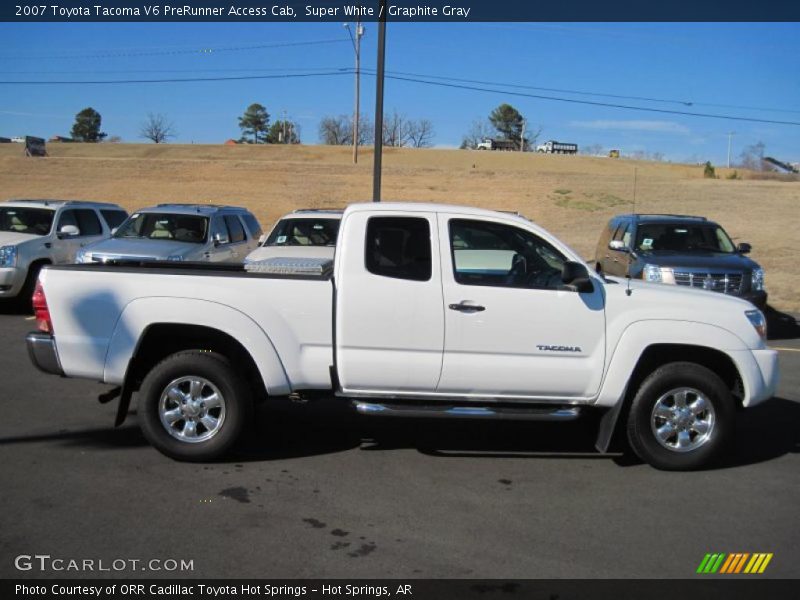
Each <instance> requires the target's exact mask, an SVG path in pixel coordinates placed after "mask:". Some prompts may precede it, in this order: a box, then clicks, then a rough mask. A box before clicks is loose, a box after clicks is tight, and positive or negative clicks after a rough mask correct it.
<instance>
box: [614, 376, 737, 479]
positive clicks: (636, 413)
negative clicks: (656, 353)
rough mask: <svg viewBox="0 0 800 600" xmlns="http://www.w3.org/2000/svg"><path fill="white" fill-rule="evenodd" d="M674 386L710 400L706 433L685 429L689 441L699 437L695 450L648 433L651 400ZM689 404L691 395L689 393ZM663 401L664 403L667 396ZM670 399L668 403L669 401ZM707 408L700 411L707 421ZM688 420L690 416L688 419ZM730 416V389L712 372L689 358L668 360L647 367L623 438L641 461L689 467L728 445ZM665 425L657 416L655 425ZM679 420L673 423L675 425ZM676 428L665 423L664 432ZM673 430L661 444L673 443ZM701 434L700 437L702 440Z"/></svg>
mask: <svg viewBox="0 0 800 600" xmlns="http://www.w3.org/2000/svg"><path fill="white" fill-rule="evenodd" d="M680 388H691V389H693V390H696V391H698V392H700V393H701V394H702V396H704V399H705V401H707V402H708V403H710V405H711V409H712V411H709V412H711V413H712V418H713V420H712V423H713V425H712V426H711V428H710V430H709V432H708V433H707V434H705V435H699V434H697V432H696V431H690V432H687V433H688V435H690V436H694V437H693V438H692V442H691V443H692V444H694V442H695V440H702V441H701V442H700V443H699V445H697V447H696V448H693V449H690V450H686V451H678V450H677V449H670V448H668V447H665V445H664V444H662V443H661V442H659V440H658V439H657V437H656V434H655V432H654V431H653V428H654V424H653V420H652V419H653V414H654V409H655V406H656V403H657V402H658V401H659V399H660V398H662V397H663V396H664V395H665V394H668V393H669V392H670V391H672V390H677V389H680ZM689 398H690V399H692V398H693V400H692V402H696V401H697V396H696V395H694V394H690V395H689ZM666 402H667V403H669V402H670V398H669V397H668V398H667V400H666ZM673 403H674V402H673ZM709 412H704V413H701V416H702V415H704V416H703V419H705V420H706V421H707V420H708V419H709V416H708V415H709ZM689 418H690V419H691V417H689ZM735 420H736V405H735V402H734V399H733V396H732V395H731V392H730V390H729V389H728V388H727V386H726V385H725V383H724V382H723V381H722V380H721V379H720V378H719V376H718V375H717V374H716V373H714V372H713V371H711V370H709V369H707V368H706V367H703V366H701V365H698V364H696V363H690V362H673V363H669V364H666V365H664V366H662V367H659V368H658V369H656V370H655V371H653V372H652V373H651V374H650V375H649V376H648V377H647V379H645V380H644V382H643V383H642V385H641V386H640V387H639V389H638V391H637V392H636V396H635V397H634V399H633V402H632V403H631V408H630V413H629V415H628V425H627V432H628V441H629V443H630V445H631V448H632V449H633V451H634V452H635V453H636V455H637V456H638V457H639V458H641V459H642V460H643V461H645V462H646V463H648V464H650V465H651V466H653V467H655V468H656V469H662V470H665V471H691V470H696V469H702V468H706V467H709V466H712V465H714V464H715V463H716V462H717V461H719V459H720V458H721V457H722V455H723V454H724V453H725V452H726V451H727V450H728V449H729V447H730V445H731V443H732V442H733V436H734V426H735ZM659 424H663V425H666V424H667V423H666V419H664V420H662V419H659V420H658V422H657V423H656V425H655V426H657V425H659ZM681 425H682V424H681V423H680V421H679V422H678V425H677V428H680V426H681ZM675 427H676V426H674V425H671V424H670V426H669V428H668V429H667V431H671V430H672V428H675ZM677 435H678V433H677V431H676V433H675V436H674V437H671V438H670V439H669V440H666V441H665V444H677ZM703 438H705V439H704V440H703Z"/></svg>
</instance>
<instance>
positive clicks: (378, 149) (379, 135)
mask: <svg viewBox="0 0 800 600" xmlns="http://www.w3.org/2000/svg"><path fill="white" fill-rule="evenodd" d="M379 11H380V13H379V16H380V18H379V20H378V65H377V72H376V76H375V159H374V162H373V164H372V201H373V202H380V201H381V167H382V161H383V73H384V66H385V63H386V0H381V2H380V5H379Z"/></svg>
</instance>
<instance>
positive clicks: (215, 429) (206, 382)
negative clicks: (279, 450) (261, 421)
mask: <svg viewBox="0 0 800 600" xmlns="http://www.w3.org/2000/svg"><path fill="white" fill-rule="evenodd" d="M139 408H140V413H141V419H140V421H141V422H140V426H141V428H142V433H144V436H145V437H146V438H147V440H148V441H149V442H150V443H151V444H152V445H153V446H154V447H155V448H156V449H158V450H159V451H160V452H162V453H163V454H166V455H167V456H169V457H171V458H174V459H177V460H184V461H192V462H205V461H212V460H215V459H217V458H219V457H221V456H222V455H224V454H225V453H226V452H227V451H228V450H230V449H231V447H232V446H233V445H234V444H235V443H236V441H237V439H238V438H239V436H240V434H241V432H242V430H243V428H244V425H245V423H246V422H247V420H248V416H249V414H250V411H251V408H252V401H251V398H250V393H249V390H248V388H247V386H246V385H245V384H244V383H243V377H242V376H241V374H240V373H238V372H237V371H236V370H235V369H234V368H233V367H232V366H231V363H230V362H229V361H228V360H227V359H226V358H225V357H224V356H222V355H220V354H216V353H214V352H208V351H203V350H187V351H183V352H177V353H176V354H173V355H171V356H168V357H167V358H165V359H164V360H163V361H161V362H160V363H158V364H157V365H156V366H155V367H154V368H153V369H152V370H151V371H150V372H149V373H148V374H147V376H146V377H145V379H144V382H143V383H142V388H141V390H140V402H139Z"/></svg>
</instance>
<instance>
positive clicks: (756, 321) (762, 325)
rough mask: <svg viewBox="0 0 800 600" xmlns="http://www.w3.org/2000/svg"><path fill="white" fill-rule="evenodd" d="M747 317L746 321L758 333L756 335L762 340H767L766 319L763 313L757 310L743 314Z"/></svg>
mask: <svg viewBox="0 0 800 600" xmlns="http://www.w3.org/2000/svg"><path fill="white" fill-rule="evenodd" d="M744 314H745V315H747V319H748V320H749V321H750V324H751V325H752V326H753V327H754V328H755V330H756V331H757V332H758V335H759V336H760V337H761V339H762V340H764V341H766V340H767V319H766V318H765V317H764V313H762V312H761V311H760V310H758V309H754V310H748V311H745V313H744Z"/></svg>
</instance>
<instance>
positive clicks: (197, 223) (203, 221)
mask: <svg viewBox="0 0 800 600" xmlns="http://www.w3.org/2000/svg"><path fill="white" fill-rule="evenodd" d="M207 236H208V217H203V216H200V215H182V214H171V213H137V214H134V215H131V217H130V218H129V219H128V220H127V221H125V222H124V223H123V224H122V225H120V226H119V229H117V232H116V233H115V234H114V237H115V238H117V239H131V238H139V239H148V240H171V241H174V242H188V243H191V244H202V243H203V242H205V241H206V237H207Z"/></svg>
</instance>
